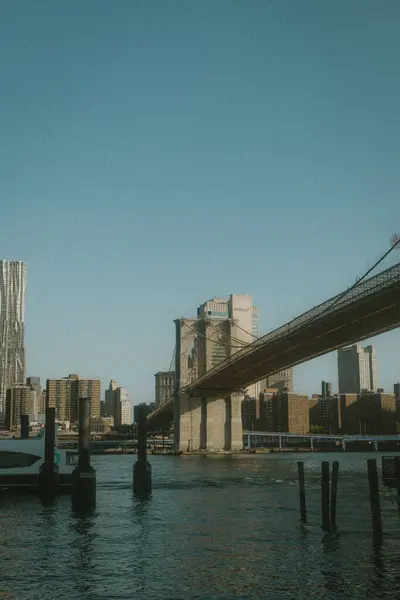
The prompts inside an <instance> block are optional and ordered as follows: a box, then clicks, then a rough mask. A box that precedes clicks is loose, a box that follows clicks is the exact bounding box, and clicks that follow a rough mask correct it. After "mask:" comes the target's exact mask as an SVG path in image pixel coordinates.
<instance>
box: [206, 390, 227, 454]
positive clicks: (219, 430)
mask: <svg viewBox="0 0 400 600" xmlns="http://www.w3.org/2000/svg"><path fill="white" fill-rule="evenodd" d="M225 412H226V400H225V398H210V399H209V400H208V401H207V450H211V451H219V450H225V431H226V417H225Z"/></svg>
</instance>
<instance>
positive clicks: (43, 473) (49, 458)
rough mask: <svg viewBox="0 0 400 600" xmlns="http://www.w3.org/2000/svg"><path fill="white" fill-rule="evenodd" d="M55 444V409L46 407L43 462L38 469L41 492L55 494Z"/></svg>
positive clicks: (56, 468) (56, 488) (56, 487)
mask: <svg viewBox="0 0 400 600" xmlns="http://www.w3.org/2000/svg"><path fill="white" fill-rule="evenodd" d="M55 445H56V409H55V408H53V407H49V406H47V407H46V420H45V433H44V463H43V464H42V465H41V467H40V471H39V488H40V491H41V492H42V493H43V494H46V495H47V494H55V493H56V492H57V490H58V465H56V464H55V463H54V449H55Z"/></svg>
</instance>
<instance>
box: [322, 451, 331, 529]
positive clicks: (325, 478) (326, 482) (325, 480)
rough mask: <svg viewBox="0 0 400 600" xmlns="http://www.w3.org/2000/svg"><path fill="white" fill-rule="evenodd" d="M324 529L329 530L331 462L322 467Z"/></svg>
mask: <svg viewBox="0 0 400 600" xmlns="http://www.w3.org/2000/svg"><path fill="white" fill-rule="evenodd" d="M321 504H322V529H325V530H328V529H329V462H323V463H322V465H321Z"/></svg>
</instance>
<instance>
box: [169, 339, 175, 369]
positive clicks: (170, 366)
mask: <svg viewBox="0 0 400 600" xmlns="http://www.w3.org/2000/svg"><path fill="white" fill-rule="evenodd" d="M175 354H176V344H175V348H174V351H173V353H172V358H171V362H170V363H169V369H168V371H170V372H171V369H172V364H173V362H174V359H175ZM174 371H175V369H174Z"/></svg>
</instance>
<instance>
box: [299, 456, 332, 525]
mask: <svg viewBox="0 0 400 600" xmlns="http://www.w3.org/2000/svg"><path fill="white" fill-rule="evenodd" d="M297 471H298V477H299V496H300V517H301V520H302V521H303V522H304V523H306V522H307V506H306V487H305V477H304V463H303V462H302V461H299V462H298V463H297ZM338 478H339V463H338V461H337V460H335V461H334V462H333V465H332V483H331V484H330V468H329V462H323V463H322V464H321V513H322V529H324V530H325V531H329V530H331V529H335V528H336V502H337V489H338Z"/></svg>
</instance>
